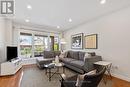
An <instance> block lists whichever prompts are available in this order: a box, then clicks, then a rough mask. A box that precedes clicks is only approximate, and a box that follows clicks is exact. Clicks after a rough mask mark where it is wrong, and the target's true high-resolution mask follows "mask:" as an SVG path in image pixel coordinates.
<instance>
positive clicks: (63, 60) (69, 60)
mask: <svg viewBox="0 0 130 87" xmlns="http://www.w3.org/2000/svg"><path fill="white" fill-rule="evenodd" d="M60 60H61V61H62V62H64V63H70V62H71V61H74V60H75V59H72V58H60Z"/></svg>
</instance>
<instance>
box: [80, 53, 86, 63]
mask: <svg viewBox="0 0 130 87" xmlns="http://www.w3.org/2000/svg"><path fill="white" fill-rule="evenodd" d="M84 56H85V52H81V51H79V60H82V61H84Z"/></svg>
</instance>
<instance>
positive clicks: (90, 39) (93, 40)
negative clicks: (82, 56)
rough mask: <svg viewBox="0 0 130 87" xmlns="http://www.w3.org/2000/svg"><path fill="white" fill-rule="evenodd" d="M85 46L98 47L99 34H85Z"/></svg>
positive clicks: (89, 47) (87, 47)
mask: <svg viewBox="0 0 130 87" xmlns="http://www.w3.org/2000/svg"><path fill="white" fill-rule="evenodd" d="M85 48H86V49H97V34H91V35H86V36H85Z"/></svg>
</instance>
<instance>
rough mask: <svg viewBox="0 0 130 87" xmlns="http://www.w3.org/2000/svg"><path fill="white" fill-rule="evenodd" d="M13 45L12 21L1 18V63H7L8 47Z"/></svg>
mask: <svg viewBox="0 0 130 87" xmlns="http://www.w3.org/2000/svg"><path fill="white" fill-rule="evenodd" d="M11 43H12V21H11V20H8V19H5V18H2V17H0V63H1V62H3V61H6V46H7V45H11Z"/></svg>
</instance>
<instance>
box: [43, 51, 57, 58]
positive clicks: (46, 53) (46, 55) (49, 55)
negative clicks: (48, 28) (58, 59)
mask: <svg viewBox="0 0 130 87" xmlns="http://www.w3.org/2000/svg"><path fill="white" fill-rule="evenodd" d="M43 56H44V58H54V57H55V53H54V51H44V52H43Z"/></svg>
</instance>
